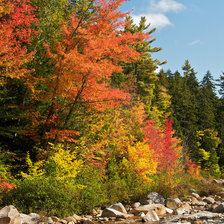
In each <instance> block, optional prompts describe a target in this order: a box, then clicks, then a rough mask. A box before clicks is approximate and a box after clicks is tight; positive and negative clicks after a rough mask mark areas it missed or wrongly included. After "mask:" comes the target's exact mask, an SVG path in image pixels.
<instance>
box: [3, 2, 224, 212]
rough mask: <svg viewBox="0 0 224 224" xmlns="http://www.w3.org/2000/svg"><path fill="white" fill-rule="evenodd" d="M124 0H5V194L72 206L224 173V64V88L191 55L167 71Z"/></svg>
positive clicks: (42, 204)
mask: <svg viewBox="0 0 224 224" xmlns="http://www.w3.org/2000/svg"><path fill="white" fill-rule="evenodd" d="M125 2H126V0H78V1H70V0H58V1H51V0H41V1H37V0H26V1H21V0H0V3H1V6H0V34H1V35H0V59H1V60H0V109H1V110H0V111H1V112H0V116H1V119H0V139H1V140H0V149H1V153H0V189H1V192H0V193H1V204H2V205H4V204H8V203H11V204H14V205H15V206H17V207H18V208H20V209H21V210H23V211H24V212H32V211H41V212H43V213H46V214H49V215H59V216H66V215H69V214H72V213H74V212H76V213H85V212H90V211H91V209H93V208H97V207H102V206H106V205H107V204H111V203H113V202H118V201H123V202H126V203H130V202H131V201H133V200H136V199H138V198H140V197H142V195H144V194H146V193H147V192H148V191H150V190H157V191H158V192H160V193H162V194H164V195H168V194H170V193H172V191H177V190H174V189H178V187H179V188H181V187H180V186H181V184H182V185H183V184H184V183H186V182H188V181H190V180H192V179H194V180H195V179H199V178H200V175H201V174H204V175H206V177H211V176H215V177H219V176H220V175H221V173H222V172H223V169H224V148H223V138H224V136H223V133H224V132H223V124H224V120H223V118H224V116H223V111H224V110H223V108H224V95H223V92H224V89H223V88H224V85H223V75H222V76H221V77H220V80H219V81H218V84H219V86H220V96H221V97H218V96H217V94H216V89H215V84H214V81H213V79H212V75H211V74H210V72H208V73H207V74H206V75H205V76H204V79H203V80H202V82H201V83H199V82H198V80H197V79H196V73H195V71H194V69H192V68H191V66H190V64H189V62H188V61H186V63H185V65H184V66H183V71H184V75H183V76H181V74H180V73H179V72H175V73H174V74H173V73H172V72H171V71H167V72H164V71H161V72H160V73H159V74H157V73H156V69H157V67H158V66H159V65H162V64H163V62H160V61H158V60H157V59H153V57H152V54H153V53H154V52H157V51H160V50H161V48H157V47H156V48H152V47H151V43H152V42H154V41H155V39H152V37H151V34H152V33H153V32H155V29H152V30H150V25H147V24H146V19H145V18H142V19H141V21H140V23H139V24H138V25H136V24H134V23H133V20H132V19H131V17H130V16H129V15H128V13H123V12H121V11H119V7H120V6H121V4H122V3H125ZM173 127H174V129H173ZM181 189H182V188H181Z"/></svg>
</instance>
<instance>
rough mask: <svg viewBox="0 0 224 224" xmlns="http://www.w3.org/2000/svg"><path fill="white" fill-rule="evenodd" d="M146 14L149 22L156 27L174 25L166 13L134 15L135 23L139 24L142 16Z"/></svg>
mask: <svg viewBox="0 0 224 224" xmlns="http://www.w3.org/2000/svg"><path fill="white" fill-rule="evenodd" d="M143 16H145V18H146V20H147V22H146V23H147V24H148V23H150V24H151V26H150V28H152V27H156V28H163V27H165V26H170V25H173V24H172V23H171V22H170V20H169V19H168V17H167V16H166V15H164V14H161V13H152V14H150V13H149V14H142V15H137V16H136V15H132V18H133V20H134V23H135V24H139V22H140V20H141V17H143Z"/></svg>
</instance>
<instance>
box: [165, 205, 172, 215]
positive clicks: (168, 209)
mask: <svg viewBox="0 0 224 224" xmlns="http://www.w3.org/2000/svg"><path fill="white" fill-rule="evenodd" d="M165 209H166V213H168V214H173V212H174V211H173V209H170V208H167V207H165Z"/></svg>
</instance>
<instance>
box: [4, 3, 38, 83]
mask: <svg viewBox="0 0 224 224" xmlns="http://www.w3.org/2000/svg"><path fill="white" fill-rule="evenodd" d="M0 4H1V6H0V71H1V76H0V78H1V81H2V82H3V81H4V79H5V78H7V77H9V78H16V79H23V81H24V83H26V84H28V85H29V86H30V87H31V85H30V78H31V75H30V71H29V70H27V69H26V68H25V67H24V64H25V63H27V62H28V61H29V60H31V59H32V55H33V52H30V53H29V52H28V50H27V44H28V43H29V42H30V40H31V38H32V35H33V34H35V31H34V30H33V29H31V26H32V24H33V23H34V22H36V19H35V16H34V8H33V7H32V6H31V5H30V4H29V1H28V0H0Z"/></svg>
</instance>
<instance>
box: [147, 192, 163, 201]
mask: <svg viewBox="0 0 224 224" xmlns="http://www.w3.org/2000/svg"><path fill="white" fill-rule="evenodd" d="M147 199H148V200H150V201H152V202H153V203H154V204H164V203H165V199H164V197H163V196H161V195H160V194H158V193H157V192H151V193H150V194H148V195H147Z"/></svg>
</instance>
